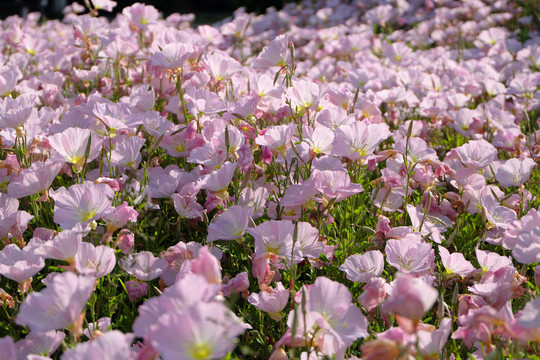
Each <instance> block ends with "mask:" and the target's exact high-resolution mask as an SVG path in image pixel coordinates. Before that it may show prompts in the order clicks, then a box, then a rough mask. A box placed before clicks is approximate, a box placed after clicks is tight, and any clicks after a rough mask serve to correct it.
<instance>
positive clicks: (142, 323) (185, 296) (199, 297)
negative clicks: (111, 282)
mask: <svg viewBox="0 0 540 360" xmlns="http://www.w3.org/2000/svg"><path fill="white" fill-rule="evenodd" d="M220 288H221V285H220V284H210V283H208V282H207V281H206V279H205V278H204V276H202V275H197V274H194V273H188V274H186V275H185V276H184V277H183V278H182V279H179V280H178V281H177V282H176V283H174V284H172V285H171V286H169V287H167V288H166V289H165V290H163V294H162V295H161V296H156V297H152V298H150V299H148V300H147V301H145V302H144V303H143V304H142V305H141V306H139V308H138V312H139V316H138V317H137V318H136V319H135V322H134V323H133V331H134V332H135V334H136V335H137V336H138V337H146V336H147V334H148V333H149V332H151V331H152V329H153V328H154V326H155V323H156V322H157V319H158V318H159V317H160V316H161V315H163V314H165V313H167V312H168V311H173V312H174V311H177V310H183V309H186V308H189V307H190V306H192V305H195V304H199V303H208V302H212V301H213V300H214V299H215V297H216V295H217V294H218V292H219V290H220Z"/></svg>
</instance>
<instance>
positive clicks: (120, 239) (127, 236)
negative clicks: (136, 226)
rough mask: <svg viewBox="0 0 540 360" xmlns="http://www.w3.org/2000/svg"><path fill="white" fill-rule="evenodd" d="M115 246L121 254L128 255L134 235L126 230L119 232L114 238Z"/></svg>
mask: <svg viewBox="0 0 540 360" xmlns="http://www.w3.org/2000/svg"><path fill="white" fill-rule="evenodd" d="M116 245H117V246H118V248H119V249H120V250H121V251H122V253H123V254H126V255H127V254H129V253H130V252H131V251H132V250H133V246H134V245H135V235H134V234H133V233H132V232H131V231H129V230H127V229H122V230H120V232H119V233H118V235H117V236H116Z"/></svg>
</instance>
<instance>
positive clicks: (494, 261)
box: [475, 247, 512, 272]
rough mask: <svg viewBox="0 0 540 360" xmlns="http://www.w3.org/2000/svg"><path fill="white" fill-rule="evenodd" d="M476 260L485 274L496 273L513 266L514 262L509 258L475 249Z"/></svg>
mask: <svg viewBox="0 0 540 360" xmlns="http://www.w3.org/2000/svg"><path fill="white" fill-rule="evenodd" d="M475 252H476V260H477V261H478V263H479V264H480V267H481V268H482V270H483V271H484V272H487V271H496V270H498V269H500V268H503V267H506V266H512V260H511V259H510V257H508V256H502V255H499V254H497V253H494V252H489V251H484V250H480V249H479V248H478V247H477V248H475Z"/></svg>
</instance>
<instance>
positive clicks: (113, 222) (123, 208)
mask: <svg viewBox="0 0 540 360" xmlns="http://www.w3.org/2000/svg"><path fill="white" fill-rule="evenodd" d="M138 216H139V213H138V212H137V211H136V210H135V209H133V207H132V206H128V204H127V202H126V201H124V202H123V203H122V204H120V205H118V206H117V207H116V208H114V210H113V211H111V212H109V213H108V214H106V215H105V217H104V220H105V223H106V224H107V232H109V233H113V232H114V231H116V230H118V229H120V228H121V227H122V226H124V225H126V224H127V223H128V222H132V223H133V222H136V221H137V217H138Z"/></svg>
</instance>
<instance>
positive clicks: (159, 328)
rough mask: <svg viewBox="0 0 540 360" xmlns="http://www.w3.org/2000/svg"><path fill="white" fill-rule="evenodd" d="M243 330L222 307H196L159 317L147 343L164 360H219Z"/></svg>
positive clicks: (212, 305) (207, 305)
mask: <svg viewBox="0 0 540 360" xmlns="http://www.w3.org/2000/svg"><path fill="white" fill-rule="evenodd" d="M244 330H245V328H244V327H243V326H242V325H241V324H240V322H239V320H238V319H237V318H236V316H235V315H234V314H233V313H232V312H231V311H230V310H229V309H228V308H227V307H226V306H225V305H223V304H221V303H217V302H212V303H198V304H194V305H192V306H190V307H189V308H188V309H186V310H185V311H170V312H167V313H165V314H163V315H162V316H160V317H159V320H158V322H157V324H156V326H155V328H154V330H153V331H152V332H151V333H150V334H149V335H148V336H147V340H148V341H149V342H150V343H151V344H152V346H153V347H154V348H155V349H156V350H157V351H159V352H160V354H161V356H162V357H163V359H164V360H170V359H221V358H223V357H225V355H227V353H228V352H229V351H231V350H232V349H233V348H234V347H235V338H236V337H237V336H238V335H240V334H241V333H243V332H244Z"/></svg>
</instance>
